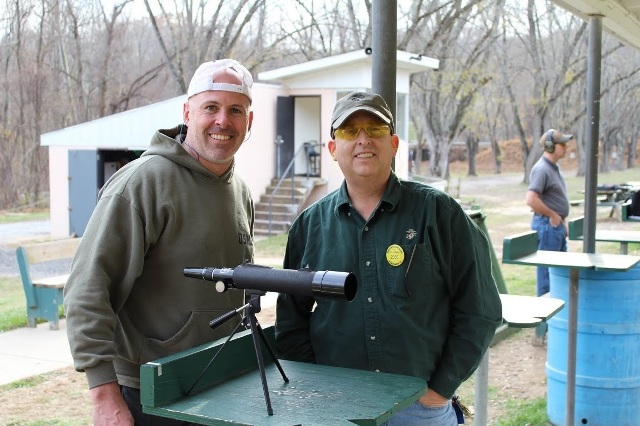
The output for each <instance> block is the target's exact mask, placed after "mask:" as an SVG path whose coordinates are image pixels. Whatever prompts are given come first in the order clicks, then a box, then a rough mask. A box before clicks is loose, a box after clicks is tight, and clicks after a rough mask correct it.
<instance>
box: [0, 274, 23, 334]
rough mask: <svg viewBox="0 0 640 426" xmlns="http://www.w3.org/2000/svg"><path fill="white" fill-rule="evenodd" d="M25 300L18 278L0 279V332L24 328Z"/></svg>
mask: <svg viewBox="0 0 640 426" xmlns="http://www.w3.org/2000/svg"><path fill="white" fill-rule="evenodd" d="M25 304H26V299H25V296H24V291H23V290H22V284H21V282H20V278H18V277H0V332H3V331H7V330H11V329H14V328H18V327H26V325H27V315H26V313H25Z"/></svg>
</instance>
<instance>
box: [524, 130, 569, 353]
mask: <svg viewBox="0 0 640 426" xmlns="http://www.w3.org/2000/svg"><path fill="white" fill-rule="evenodd" d="M571 139H573V135H566V134H564V133H562V132H560V131H558V130H555V129H549V130H547V131H546V132H545V133H544V135H542V137H541V138H540V145H542V148H543V150H544V152H543V154H542V157H540V159H539V160H538V162H537V163H536V164H534V166H533V167H532V168H531V174H530V175H529V188H528V190H527V194H526V196H525V201H526V203H527V205H528V206H529V207H531V210H533V218H532V219H531V229H532V230H534V231H537V232H538V250H551V251H567V225H566V222H565V219H566V218H567V216H568V215H569V198H568V197H567V186H566V183H565V181H564V176H563V175H562V171H561V170H560V167H559V165H558V161H559V160H560V159H561V158H564V156H565V155H566V153H567V142H569V141H570V140H571ZM548 292H549V268H547V267H544V266H538V268H537V295H538V296H542V295H543V294H545V293H548ZM546 330H547V325H546V323H545V324H542V325H540V326H538V327H537V328H536V332H535V335H534V338H533V341H532V343H533V344H534V345H536V346H540V345H543V344H544V337H545V334H546Z"/></svg>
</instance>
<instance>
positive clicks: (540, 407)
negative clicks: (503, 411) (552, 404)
mask: <svg viewBox="0 0 640 426" xmlns="http://www.w3.org/2000/svg"><path fill="white" fill-rule="evenodd" d="M506 405H507V409H508V410H509V411H510V412H511V413H512V414H511V415H509V417H508V418H505V419H500V420H498V421H497V422H496V423H495V426H546V425H548V424H549V423H548V421H547V414H546V410H547V401H546V399H545V398H536V399H534V400H532V401H518V400H509V401H507V402H506Z"/></svg>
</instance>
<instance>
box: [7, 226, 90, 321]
mask: <svg viewBox="0 0 640 426" xmlns="http://www.w3.org/2000/svg"><path fill="white" fill-rule="evenodd" d="M79 244H80V238H69V239H63V240H55V241H48V242H44V243H34V244H26V245H23V246H20V247H18V248H17V249H16V257H17V259H18V268H19V269H20V277H21V279H22V287H23V289H24V295H25V297H26V299H27V325H28V326H29V327H35V326H36V324H37V320H38V319H46V320H48V321H49V328H50V329H51V330H57V329H58V328H59V307H60V306H62V292H63V289H64V285H65V284H66V282H67V279H68V278H69V274H63V275H56V276H51V277H44V278H35V279H34V278H33V277H32V276H31V275H32V274H31V272H32V271H31V266H33V265H35V264H38V263H43V262H49V261H53V260H61V259H69V258H73V256H74V255H75V253H76V250H77V249H78V245H79Z"/></svg>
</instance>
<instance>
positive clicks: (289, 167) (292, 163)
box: [269, 140, 320, 236]
mask: <svg viewBox="0 0 640 426" xmlns="http://www.w3.org/2000/svg"><path fill="white" fill-rule="evenodd" d="M316 146H320V144H319V143H318V141H314V140H312V141H308V142H304V143H303V144H302V145H300V146H299V147H298V149H296V151H295V152H294V153H293V158H291V161H289V164H287V168H286V169H284V172H283V173H282V176H280V179H279V180H278V183H277V184H276V186H275V188H273V191H271V194H270V195H269V236H271V222H272V215H273V213H272V211H273V197H274V195H276V193H277V192H278V190H279V189H280V186H281V185H282V182H284V180H285V179H286V178H287V177H288V176H287V174H288V173H289V171H291V205H294V204H295V203H294V196H293V192H294V188H295V187H294V184H295V180H294V178H295V162H296V158H297V157H298V154H300V152H301V151H304V152H305V154H306V153H308V152H309V149H310V148H315V147H316ZM306 160H307V163H308V162H309V156H308V155H307V157H306ZM306 174H307V179H309V166H308V164H307V173H306Z"/></svg>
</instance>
